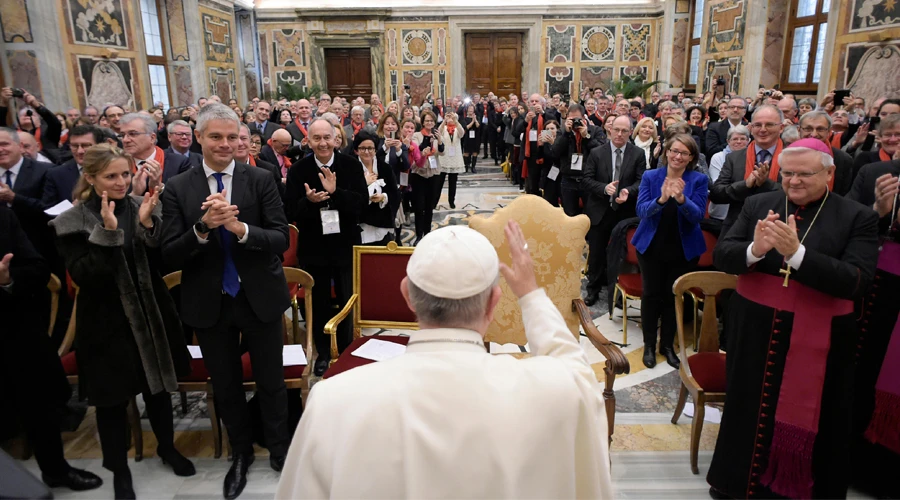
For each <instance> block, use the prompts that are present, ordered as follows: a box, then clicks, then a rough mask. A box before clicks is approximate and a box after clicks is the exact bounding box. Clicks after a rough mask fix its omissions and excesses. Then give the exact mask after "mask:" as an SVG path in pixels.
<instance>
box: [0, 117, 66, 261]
mask: <svg viewBox="0 0 900 500" xmlns="http://www.w3.org/2000/svg"><path fill="white" fill-rule="evenodd" d="M51 168H55V166H54V165H53V164H52V163H44V162H39V161H34V160H30V159H28V158H25V157H24V156H22V151H21V149H20V147H19V134H18V133H17V132H16V131H15V130H12V129H8V128H0V203H3V204H5V205H6V206H8V207H11V208H12V211H13V212H15V214H16V217H18V218H19V222H20V223H21V224H22V228H23V229H24V230H25V234H27V235H28V239H29V240H31V243H32V244H34V246H35V248H37V250H38V252H39V253H40V254H41V255H43V256H44V258H45V259H47V261H52V262H55V261H56V260H57V253H56V248H55V247H54V245H53V231H52V229H50V226H48V225H47V222H48V221H49V220H50V218H49V217H48V216H47V214H45V213H44V204H43V203H42V202H41V198H42V197H43V196H44V186H45V185H46V183H47V172H48V171H49V170H50V169H51Z"/></svg>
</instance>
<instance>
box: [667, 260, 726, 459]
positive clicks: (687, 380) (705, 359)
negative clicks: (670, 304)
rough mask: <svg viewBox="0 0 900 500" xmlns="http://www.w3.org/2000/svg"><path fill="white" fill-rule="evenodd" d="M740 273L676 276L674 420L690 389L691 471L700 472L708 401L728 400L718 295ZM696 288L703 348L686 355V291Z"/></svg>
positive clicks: (678, 414) (674, 422) (681, 408)
mask: <svg viewBox="0 0 900 500" xmlns="http://www.w3.org/2000/svg"><path fill="white" fill-rule="evenodd" d="M736 286H737V276H734V275H731V274H725V273H722V272H718V271H697V272H693V273H688V274H685V275H684V276H682V277H680V278H678V279H677V280H675V284H674V285H673V287H672V292H673V293H674V294H675V320H676V324H677V325H678V348H679V350H680V353H679V354H680V358H681V360H682V362H681V368H679V369H678V374H679V375H680V376H681V392H680V393H679V394H678V404H677V405H676V407H675V414H674V415H673V416H672V423H673V424H677V423H678V418H679V417H680V416H681V412H682V411H683V410H684V404H685V402H686V401H687V395H688V393H690V394H691V398H692V399H693V401H694V417H693V420H692V421H691V472H693V473H694V474H699V469H698V468H697V454H698V452H699V449H700V433H701V432H702V431H703V417H704V416H705V414H706V409H705V406H706V404H707V403H724V402H725V353H723V352H719V322H718V320H717V319H716V298H717V297H718V295H719V293H720V292H721V291H722V290H729V289H734V288H735V287H736ZM688 290H694V293H696V294H697V295H698V296H701V297H703V299H704V300H705V306H704V308H703V321H702V323H701V325H700V350H699V351H698V352H697V353H696V354H692V355H691V356H688V355H687V347H685V346H686V345H687V344H686V342H685V337H684V294H685V293H686V292H687V291H688Z"/></svg>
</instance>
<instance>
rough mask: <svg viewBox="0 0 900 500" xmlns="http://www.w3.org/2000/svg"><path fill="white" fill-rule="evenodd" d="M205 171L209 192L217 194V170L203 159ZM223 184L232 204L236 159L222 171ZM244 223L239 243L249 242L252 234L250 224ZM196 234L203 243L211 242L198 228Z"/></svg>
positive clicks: (227, 197) (226, 198)
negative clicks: (232, 182)
mask: <svg viewBox="0 0 900 500" xmlns="http://www.w3.org/2000/svg"><path fill="white" fill-rule="evenodd" d="M203 173H204V174H206V182H207V184H209V194H216V193H218V192H219V183H218V182H216V178H215V177H213V174H214V173H216V171H215V170H213V169H211V168H209V167H207V166H206V160H204V161H203ZM222 173H223V174H225V175H223V176H222V185H223V186H225V200H226V201H228V203H229V204H231V181H232V180H234V160H231V163H230V164H228V166H227V167H225V170H223V171H222ZM243 224H244V237H243V238H241V239H239V240H238V243H247V238H248V237H249V236H250V226H248V225H247V223H246V222H244V223H243ZM194 234H196V235H197V241H198V242H200V244H201V245H205V244H207V243H209V238H201V237H200V235H199V234H198V233H197V230H196V229H194Z"/></svg>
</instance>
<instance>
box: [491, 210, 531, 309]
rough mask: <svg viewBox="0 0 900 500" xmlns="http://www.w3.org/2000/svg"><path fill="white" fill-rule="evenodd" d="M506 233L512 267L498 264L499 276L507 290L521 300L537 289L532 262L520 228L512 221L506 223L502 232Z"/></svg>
mask: <svg viewBox="0 0 900 500" xmlns="http://www.w3.org/2000/svg"><path fill="white" fill-rule="evenodd" d="M503 232H504V233H506V241H507V243H509V256H510V260H511V262H512V267H510V266H507V265H506V264H504V263H503V262H501V263H500V274H502V275H503V279H505V280H506V284H507V285H509V289H510V290H511V291H512V293H514V294H515V295H516V297H517V298H520V299H521V298H522V297H524V296H526V295H528V294H529V293H531V292H533V291H535V290H537V289H538V286H537V280H536V279H535V277H534V262H533V261H532V260H531V254H529V253H528V244H527V243H526V241H525V234H524V233H522V228H521V227H519V224H518V223H516V221H514V220H510V221H509V222H507V223H506V228H504V230H503Z"/></svg>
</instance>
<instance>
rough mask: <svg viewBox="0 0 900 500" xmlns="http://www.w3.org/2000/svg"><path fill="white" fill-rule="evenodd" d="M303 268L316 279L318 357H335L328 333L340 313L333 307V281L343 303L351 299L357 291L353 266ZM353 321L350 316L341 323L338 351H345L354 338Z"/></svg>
mask: <svg viewBox="0 0 900 500" xmlns="http://www.w3.org/2000/svg"><path fill="white" fill-rule="evenodd" d="M303 269H304V270H305V271H306V272H308V273H309V275H310V276H312V278H313V279H314V280H315V281H316V288H315V289H314V290H313V296H312V297H313V298H312V303H313V342H315V343H316V352H317V353H318V354H317V355H318V359H326V360H328V359H331V338H330V337H329V336H328V335H325V324H326V323H328V321H330V320H331V318H332V317H333V316H334V313H335V312H336V311H335V310H334V309H333V308H332V307H331V305H332V299H331V283H332V282H333V283H334V294H335V297H336V300H337V301H338V303H339V304H341V306H343V305H344V304H346V303H347V301H348V300H350V295H352V294H353V266H352V265H346V266H326V265H307V266H304V267H303ZM352 322H353V320H352V319H351V318H347V319H345V320H344V321H343V323H341V324H340V325H338V330H337V344H338V352H343V351H344V349H346V348H347V346H348V345H350V342H351V341H352V340H353V334H352V331H353V330H352V325H351V323H352Z"/></svg>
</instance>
